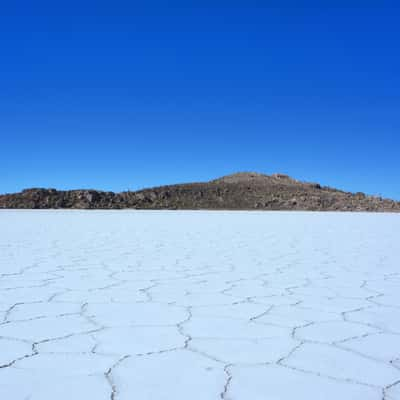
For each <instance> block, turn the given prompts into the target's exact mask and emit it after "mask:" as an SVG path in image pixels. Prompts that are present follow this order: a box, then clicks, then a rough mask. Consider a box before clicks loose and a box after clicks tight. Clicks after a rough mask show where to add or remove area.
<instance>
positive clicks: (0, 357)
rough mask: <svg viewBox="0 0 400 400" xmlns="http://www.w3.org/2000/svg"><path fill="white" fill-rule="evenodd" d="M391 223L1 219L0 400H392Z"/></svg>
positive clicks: (33, 215) (149, 215)
mask: <svg viewBox="0 0 400 400" xmlns="http://www.w3.org/2000/svg"><path fill="white" fill-rule="evenodd" d="M399 247H400V215H394V214H392V215H390V214H334V213H325V214H324V213H294V212H293V213H278V212H276V213H275V212H265V213H258V212H171V211H164V212H152V211H147V212H140V211H109V212H103V211H90V212H87V211H86V212H85V211H6V210H5V211H0V399H4V400H6V399H7V400H20V399H21V400H22V399H30V400H55V399H57V400H64V399H65V400H71V399H74V400H90V399H95V400H102V399H107V400H133V399H137V400H208V399H210V400H211V399H226V400H228V399H230V400H293V399H300V400H303V399H304V400H310V399H315V400H382V399H385V400H394V399H400V383H399V382H400V250H399Z"/></svg>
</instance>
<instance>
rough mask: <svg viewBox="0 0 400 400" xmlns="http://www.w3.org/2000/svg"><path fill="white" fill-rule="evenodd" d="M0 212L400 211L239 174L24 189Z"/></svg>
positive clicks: (382, 202) (1, 203) (376, 201)
mask: <svg viewBox="0 0 400 400" xmlns="http://www.w3.org/2000/svg"><path fill="white" fill-rule="evenodd" d="M0 208H26V209H48V208H56V209H58V208H76V209H123V208H134V209H209V210H307V211H392V212H399V211H400V202H396V201H393V200H389V199H382V198H381V197H376V196H367V195H365V194H364V193H349V192H344V191H341V190H337V189H332V188H329V187H323V186H321V185H319V184H318V183H307V182H300V181H297V180H295V179H293V178H290V177H289V176H287V175H283V174H274V175H263V174H258V173H248V172H242V173H237V174H233V175H228V176H224V177H222V178H219V179H215V180H212V181H210V182H203V183H188V184H180V185H168V186H160V187H156V188H151V189H144V190H139V191H135V192H130V191H129V192H121V193H113V192H103V191H97V190H67V191H60V190H56V189H42V188H37V189H35V188H34V189H26V190H23V191H22V192H20V193H14V194H5V195H0Z"/></svg>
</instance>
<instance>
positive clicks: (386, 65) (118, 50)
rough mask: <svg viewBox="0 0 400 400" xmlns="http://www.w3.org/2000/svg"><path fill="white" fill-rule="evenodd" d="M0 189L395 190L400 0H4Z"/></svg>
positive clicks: (398, 182)
mask: <svg viewBox="0 0 400 400" xmlns="http://www.w3.org/2000/svg"><path fill="white" fill-rule="evenodd" d="M9 3H14V4H8V5H3V6H2V9H1V11H0V50H1V52H0V139H1V142H0V192H13V191H18V190H21V189H22V188H26V187H32V186H34V187H37V186H40V187H56V188H59V189H66V188H82V187H85V188H97V189H106V190H115V191H119V190H126V189H136V188H141V187H146V186H154V185H160V184H166V183H175V182H185V181H198V180H207V179H211V178H215V177H218V176H220V175H224V174H228V173H232V172H235V171H243V170H244V171H259V172H265V173H274V172H283V173H287V174H289V175H291V176H293V177H295V178H298V179H303V180H309V181H318V182H321V183H322V184H328V185H331V186H336V187H339V188H344V189H347V190H353V191H364V192H367V193H371V194H380V195H383V196H386V197H393V198H396V199H400V179H399V178H400V157H399V153H400V50H399V43H400V24H399V23H398V21H399V18H400V6H399V5H396V3H398V2H395V1H393V2H389V1H351V0H348V1H340V0H336V1H323V2H321V1H251V0H250V1H230V2H221V1H213V2H209V1H201V2H200V1H185V2H183V1H182V2H178V1H175V2H174V1H172V2H171V1H169V2H167V1H153V2H144V1H143V2H137V1H129V2H128V1H126V2H121V1H112V2H110V1H93V2H89V1H85V0H82V1H79V2H74V1H71V2H63V5H62V6H61V5H60V4H58V3H60V2H55V1H52V2H41V1H35V2H33V1H29V2H28V1H26V2H24V1H20V2H9Z"/></svg>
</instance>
